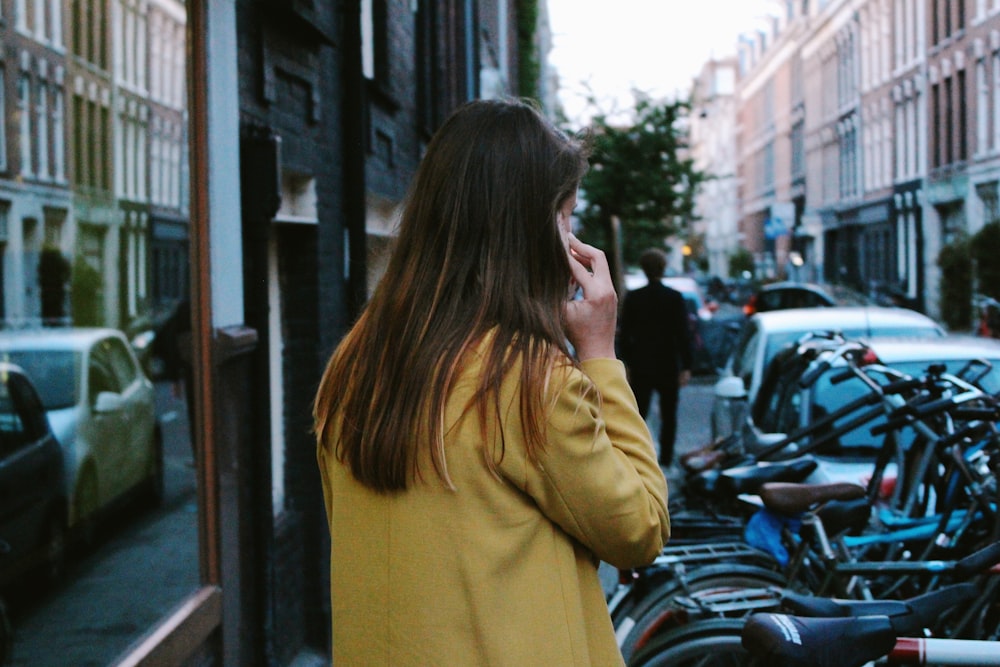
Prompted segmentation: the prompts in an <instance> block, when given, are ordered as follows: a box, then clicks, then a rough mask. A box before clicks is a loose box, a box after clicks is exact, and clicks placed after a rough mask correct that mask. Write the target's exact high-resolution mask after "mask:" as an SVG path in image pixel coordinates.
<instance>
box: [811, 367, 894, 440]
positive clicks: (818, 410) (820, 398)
mask: <svg viewBox="0 0 1000 667" xmlns="http://www.w3.org/2000/svg"><path fill="white" fill-rule="evenodd" d="M892 367H893V368H897V369H898V370H902V369H899V367H898V366H896V365H895V364H893V366H892ZM842 370H843V368H842V367H841V368H835V369H831V370H830V371H827V372H826V373H824V374H823V376H822V377H820V378H819V380H817V381H816V383H815V384H814V385H813V388H812V394H811V398H810V401H809V403H810V405H809V415H808V418H809V420H810V423H813V422H815V421H817V420H819V419H822V418H823V417H825V416H826V415H828V414H832V413H833V412H836V411H837V410H839V409H840V408H842V407H844V406H845V405H847V404H848V403H850V402H851V401H854V400H857V399H858V398H860V397H861V396H864V395H866V394H868V393H869V392H870V391H871V390H870V389H869V388H868V386H867V385H866V384H865V383H864V382H862V381H861V380H860V379H859V378H857V377H852V378H849V379H847V380H844V381H841V382H838V383H837V384H832V383H831V381H830V379H831V378H832V377H834V376H836V375H838V374H839V373H840V372H841V371H842ZM874 379H875V380H876V382H878V383H880V384H885V383H887V382H890V381H891V380H893V379H895V377H887V376H886V375H885V374H882V373H878V372H876V374H875V378H874ZM870 409H871V407H870V406H868V407H863V408H860V409H858V410H852V411H850V412H849V413H848V414H846V415H844V416H843V417H841V418H840V419H838V420H837V421H836V422H835V423H834V424H833V426H834V427H845V426H847V425H848V423H849V422H850V421H851V420H852V419H856V418H857V417H858V416H859V415H861V414H863V413H864V412H865V411H866V410H870ZM885 420H886V417H885V413H884V412H883V411H881V410H878V411H877V416H875V417H874V418H873V419H871V420H870V421H867V422H865V423H863V424H858V425H857V426H855V427H854V428H852V429H850V430H848V431H846V432H844V433H842V434H841V435H840V436H839V437H838V438H837V439H836V440H833V441H831V442H830V443H829V446H827V447H824V448H822V449H821V450H820V451H819V452H818V453H821V454H824V455H833V456H836V455H842V456H850V457H853V456H863V457H872V456H875V453H876V451H877V450H878V448H879V447H880V446H881V445H882V438H881V436H873V435H872V433H871V430H872V428H874V427H876V426H878V425H880V424H883V423H885ZM903 437H908V436H906V435H904V436H903Z"/></svg>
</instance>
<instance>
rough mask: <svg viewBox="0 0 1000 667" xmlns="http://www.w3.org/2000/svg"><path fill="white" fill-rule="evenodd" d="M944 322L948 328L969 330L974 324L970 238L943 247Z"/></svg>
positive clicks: (942, 286) (940, 258) (940, 262)
mask: <svg viewBox="0 0 1000 667" xmlns="http://www.w3.org/2000/svg"><path fill="white" fill-rule="evenodd" d="M937 265H938V266H939V267H941V284H940V289H941V319H942V320H943V321H944V323H945V326H947V327H948V328H949V329H953V330H956V329H967V328H969V326H970V325H971V322H972V253H971V252H970V248H969V241H968V240H967V239H959V240H957V241H954V242H952V243H949V244H948V245H946V246H944V247H943V248H941V254H939V255H938V258H937Z"/></svg>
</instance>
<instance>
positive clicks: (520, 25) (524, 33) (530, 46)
mask: <svg viewBox="0 0 1000 667" xmlns="http://www.w3.org/2000/svg"><path fill="white" fill-rule="evenodd" d="M537 29H538V0H518V3H517V94H518V95H519V96H521V97H530V98H532V99H538V93H539V85H538V82H539V80H540V79H541V74H542V66H541V62H540V61H539V59H538V53H537V51H536V49H535V33H536V31H537Z"/></svg>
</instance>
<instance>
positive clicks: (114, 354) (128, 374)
mask: <svg viewBox="0 0 1000 667" xmlns="http://www.w3.org/2000/svg"><path fill="white" fill-rule="evenodd" d="M101 347H102V348H103V349H104V352H105V353H106V354H107V358H108V361H109V363H110V365H111V370H112V372H113V373H114V375H115V378H116V379H117V380H118V384H119V385H120V386H121V388H122V389H124V388H125V387H128V386H129V385H131V384H132V383H133V382H135V379H136V377H138V374H139V369H138V368H137V367H136V365H135V363H134V362H133V361H132V356H131V355H129V353H128V350H127V349H126V348H125V345H124V344H123V343H122V342H121V341H120V340H118V339H117V338H108V339H106V340H103V341H101Z"/></svg>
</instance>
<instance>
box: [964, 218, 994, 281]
mask: <svg viewBox="0 0 1000 667" xmlns="http://www.w3.org/2000/svg"><path fill="white" fill-rule="evenodd" d="M970 250H971V253H972V259H973V261H974V262H975V277H976V285H977V286H978V289H979V292H980V293H981V294H985V295H986V296H989V297H993V298H994V299H1000V261H998V259H997V258H1000V222H991V223H988V224H986V225H984V226H983V228H982V229H980V230H979V231H978V232H977V233H976V235H975V236H973V237H972V244H971V246H970Z"/></svg>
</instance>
